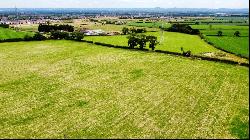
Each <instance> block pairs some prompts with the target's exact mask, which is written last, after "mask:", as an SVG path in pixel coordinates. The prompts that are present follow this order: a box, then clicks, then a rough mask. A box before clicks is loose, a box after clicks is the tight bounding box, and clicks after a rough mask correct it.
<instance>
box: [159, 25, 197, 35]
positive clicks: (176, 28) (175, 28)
mask: <svg viewBox="0 0 250 140" xmlns="http://www.w3.org/2000/svg"><path fill="white" fill-rule="evenodd" d="M162 29H163V30H165V31H169V32H180V33H186V34H191V35H198V34H200V30H198V29H193V28H192V27H191V26H189V25H187V24H172V25H171V27H169V28H162Z"/></svg>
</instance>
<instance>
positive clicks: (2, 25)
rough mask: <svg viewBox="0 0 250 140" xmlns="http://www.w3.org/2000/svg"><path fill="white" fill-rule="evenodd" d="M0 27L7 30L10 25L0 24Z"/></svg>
mask: <svg viewBox="0 0 250 140" xmlns="http://www.w3.org/2000/svg"><path fill="white" fill-rule="evenodd" d="M0 27H2V28H9V27H10V25H9V24H0Z"/></svg>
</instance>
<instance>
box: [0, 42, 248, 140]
mask: <svg viewBox="0 0 250 140" xmlns="http://www.w3.org/2000/svg"><path fill="white" fill-rule="evenodd" d="M0 59H1V61H0V65H1V67H0V77H1V78H0V112H1V113H0V136H1V138H249V116H248V115H249V94H248V92H249V78H248V76H249V68H246V67H241V66H233V65H227V64H221V63H214V62H208V61H200V60H191V59H188V58H180V57H173V56H169V55H164V54H156V53H147V52H140V51H129V50H122V49H114V48H106V47H101V46H96V45H90V44H85V43H79V42H72V41H43V42H18V43H1V44H0Z"/></svg>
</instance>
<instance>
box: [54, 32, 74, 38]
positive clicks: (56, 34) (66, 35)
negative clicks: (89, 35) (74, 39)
mask: <svg viewBox="0 0 250 140" xmlns="http://www.w3.org/2000/svg"><path fill="white" fill-rule="evenodd" d="M50 38H51V39H70V37H69V33H67V32H60V31H53V32H51V35H50Z"/></svg>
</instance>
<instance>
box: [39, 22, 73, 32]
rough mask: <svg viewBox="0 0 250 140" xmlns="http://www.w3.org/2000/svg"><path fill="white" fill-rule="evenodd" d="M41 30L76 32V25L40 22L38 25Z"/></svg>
mask: <svg viewBox="0 0 250 140" xmlns="http://www.w3.org/2000/svg"><path fill="white" fill-rule="evenodd" d="M38 31H39V32H45V33H48V32H52V31H67V32H74V26H72V25H68V24H67V25H57V24H56V25H49V24H39V26H38Z"/></svg>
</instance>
